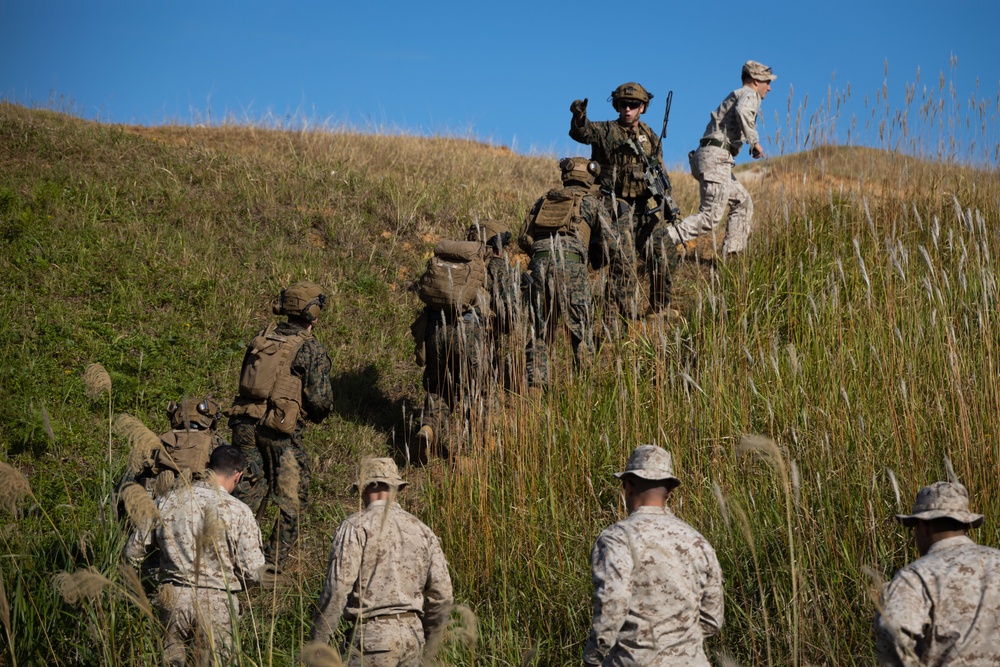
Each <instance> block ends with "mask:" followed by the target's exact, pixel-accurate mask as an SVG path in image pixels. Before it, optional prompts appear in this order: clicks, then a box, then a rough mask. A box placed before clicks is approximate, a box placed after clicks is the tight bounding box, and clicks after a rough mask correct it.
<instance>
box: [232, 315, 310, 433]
mask: <svg viewBox="0 0 1000 667" xmlns="http://www.w3.org/2000/svg"><path fill="white" fill-rule="evenodd" d="M277 326H278V325H277V324H271V325H270V326H268V327H267V328H266V329H264V330H263V331H261V332H260V333H259V334H257V336H256V337H255V338H254V339H253V341H252V342H251V343H250V346H249V347H248V348H247V353H246V356H244V357H243V369H242V370H241V371H240V392H239V396H238V397H237V400H236V405H234V406H233V409H232V411H231V414H232V415H234V416H235V415H244V414H245V415H249V416H251V417H253V418H255V419H259V420H260V422H259V423H260V424H262V425H264V426H267V427H268V428H272V429H274V430H276V431H279V432H281V433H287V434H291V433H294V432H295V428H296V426H297V424H298V418H299V412H300V411H301V407H302V380H301V379H300V378H298V377H296V376H295V375H292V362H294V361H295V356H296V355H297V354H298V353H299V350H300V349H302V346H303V345H304V344H305V342H306V341H307V340H309V339H310V338H312V334H311V333H309V332H307V331H299V332H296V333H293V334H289V335H284V334H279V333H278V332H277V331H276V329H277Z"/></svg>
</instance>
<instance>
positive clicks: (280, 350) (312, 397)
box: [229, 281, 333, 568]
mask: <svg viewBox="0 0 1000 667" xmlns="http://www.w3.org/2000/svg"><path fill="white" fill-rule="evenodd" d="M325 304H326V295H324V294H323V291H322V289H321V288H320V287H319V285H316V284H315V283H312V282H309V281H301V282H298V283H295V284H294V285H292V286H291V287H288V288H287V289H284V290H282V291H281V294H279V295H278V298H277V299H276V300H275V301H274V303H273V304H272V307H271V310H272V311H273V312H274V313H275V314H276V315H285V316H286V317H287V318H288V321H286V322H277V323H273V324H270V325H268V326H267V328H265V329H264V330H262V331H260V332H259V333H258V334H257V335H256V336H255V337H254V339H253V340H252V341H251V343H250V345H249V346H248V347H247V351H246V354H245V355H244V357H243V367H242V370H241V372H240V388H239V395H237V397H236V399H235V401H234V402H233V407H232V409H231V410H230V419H229V427H230V428H231V429H232V431H233V444H234V445H236V446H237V447H239V448H240V449H241V450H242V451H243V455H244V456H245V457H246V458H247V460H248V462H253V463H248V466H247V473H246V474H245V475H244V476H243V478H242V479H241V481H240V483H239V485H238V486H237V487H236V489H235V491H234V492H233V495H234V496H236V497H237V498H239V499H240V500H242V501H243V502H245V503H246V504H247V505H249V506H250V508H251V509H253V510H255V511H257V518H258V520H259V519H260V518H261V517H262V516H263V510H264V508H265V502H264V501H265V500H266V497H267V495H268V493H269V492H270V495H271V497H272V498H273V499H274V501H275V504H277V506H278V518H277V519H276V521H275V524H274V529H273V530H272V532H271V537H270V539H269V540H268V543H267V546H266V548H265V550H264V555H265V557H266V559H267V562H268V563H270V564H271V565H274V566H275V567H276V568H280V566H281V565H282V564H283V563H284V561H285V559H286V558H287V556H288V553H289V552H290V551H291V550H292V549H293V548H294V547H295V544H296V541H297V538H298V531H299V516H300V512H302V511H303V510H304V509H305V507H306V504H307V502H308V499H309V481H310V479H311V476H310V469H309V458H308V457H307V456H306V453H305V450H304V449H303V445H302V433H303V431H304V430H305V425H306V422H307V421H309V422H312V423H314V424H319V423H321V422H322V421H323V420H324V419H326V416H327V415H328V414H329V413H330V410H331V409H332V407H333V392H332V388H331V385H330V368H331V364H330V357H329V356H328V355H327V353H326V348H325V347H323V344H322V343H320V342H319V341H318V340H316V338H314V337H313V327H314V326H315V324H316V323H317V321H318V319H319V314H320V311H321V310H322V309H323V306H324V305H325ZM290 464H295V465H296V466H297V468H298V480H299V483H298V488H297V489H295V493H294V495H293V494H292V490H290V489H288V488H284V485H280V484H279V483H278V480H279V478H280V477H281V470H282V467H283V466H285V465H290ZM255 468H257V469H260V470H262V471H263V475H256V476H254V475H253V473H254V472H255Z"/></svg>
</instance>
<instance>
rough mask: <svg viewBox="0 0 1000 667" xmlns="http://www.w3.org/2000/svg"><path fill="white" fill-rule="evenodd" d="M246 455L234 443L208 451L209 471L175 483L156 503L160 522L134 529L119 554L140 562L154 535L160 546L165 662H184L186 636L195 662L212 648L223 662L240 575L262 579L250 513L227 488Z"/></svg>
mask: <svg viewBox="0 0 1000 667" xmlns="http://www.w3.org/2000/svg"><path fill="white" fill-rule="evenodd" d="M245 465H246V461H245V460H244V458H243V455H242V454H241V453H240V450H239V449H238V448H237V447H231V446H228V445H226V446H222V447H218V448H216V449H215V450H214V451H213V452H212V456H211V458H210V459H209V462H208V470H209V472H208V474H206V475H205V476H203V477H199V478H197V479H195V480H194V481H193V482H192V483H191V484H178V485H176V486H175V487H174V488H173V489H172V490H171V491H170V492H169V493H168V494H167V495H166V496H164V497H162V498H160V499H159V500H158V501H157V503H156V505H157V509H158V510H159V512H160V524H159V525H158V526H157V527H156V528H155V530H150V531H148V532H145V531H141V530H136V531H135V532H133V533H132V535H131V536H130V537H129V540H128V542H127V543H126V545H125V557H126V558H127V559H128V560H129V562H131V563H132V564H133V565H134V566H136V567H139V566H140V565H141V563H142V561H143V559H144V558H145V556H146V554H147V553H148V552H149V550H150V549H151V548H152V547H153V543H154V541H155V543H156V545H157V546H158V547H159V550H160V575H159V585H160V591H159V594H158V595H157V597H156V600H157V602H156V606H157V612H158V613H159V616H160V621H161V622H162V623H163V627H164V633H165V638H164V641H163V654H164V659H165V661H166V663H167V664H168V665H170V667H175V666H177V665H184V664H186V662H187V660H186V653H187V651H186V648H185V645H186V643H187V641H189V640H193V641H194V647H193V648H194V649H195V651H196V653H198V654H200V655H199V659H198V660H197V664H208V663H209V662H214V661H212V660H210V659H206V658H207V656H208V655H210V654H212V653H215V654H216V655H217V657H218V658H219V661H220V662H221V663H222V664H229V663H228V660H229V658H230V656H231V655H232V653H233V625H234V621H235V620H236V619H238V618H239V615H240V603H239V599H238V598H237V597H236V595H235V594H236V592H237V591H240V590H242V589H243V584H242V581H243V580H251V581H260V577H261V576H262V575H263V572H262V568H263V566H264V554H263V553H262V552H261V537H260V527H259V526H258V525H257V522H256V520H254V516H253V512H251V511H250V508H248V507H247V506H246V505H245V504H243V503H241V502H240V501H238V500H236V499H235V498H233V497H232V496H231V495H230V494H231V493H232V491H233V488H235V486H236V484H237V483H238V482H239V480H240V477H241V476H242V475H243V469H244V467H245Z"/></svg>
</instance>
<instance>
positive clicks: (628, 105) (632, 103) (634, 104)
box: [618, 100, 642, 109]
mask: <svg viewBox="0 0 1000 667" xmlns="http://www.w3.org/2000/svg"><path fill="white" fill-rule="evenodd" d="M618 106H620V107H623V108H625V109H638V108H639V107H641V106H642V102H640V101H639V100H622V101H621V102H619V103H618Z"/></svg>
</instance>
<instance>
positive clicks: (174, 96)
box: [0, 0, 1000, 165]
mask: <svg viewBox="0 0 1000 667" xmlns="http://www.w3.org/2000/svg"><path fill="white" fill-rule="evenodd" d="M709 8H710V9H709ZM998 24H1000V2H996V1H995V0H980V1H976V2H972V1H964V0H951V1H950V2H943V1H941V0H937V1H934V2H931V1H928V0H911V1H909V2H903V1H898V2H897V1H888V0H886V1H880V0H868V1H867V2H860V1H857V0H840V1H838V2H836V3H819V2H810V1H809V0H799V1H798V2H785V1H780V2H779V1H770V0H758V1H756V2H745V3H730V2H715V3H703V2H692V1H688V2H683V3H680V2H660V3H645V4H638V3H637V4H632V5H626V4H624V3H609V2H604V3H601V2H591V1H589V0H579V1H577V2H559V3H555V2H542V1H537V2H534V3H528V2H520V1H516V0H515V1H512V2H506V3H479V2H454V1H449V2H434V3H420V2H396V1H392V2H379V1H378V0H371V1H370V2H367V3H358V2H352V3H347V2H342V1H339V0H327V1H326V2H298V1H295V0H288V1H285V2H280V3H278V2H270V3H264V2H242V3H236V2H218V1H213V0H203V1H201V2H181V1H178V2H163V1H159V2H157V1H152V0H132V1H131V2H112V1H105V0H92V1H90V2H84V1H83V0H77V1H75V2H59V1H56V0H0V97H2V98H3V99H6V100H8V101H14V102H19V103H23V104H29V105H34V106H43V107H54V108H57V109H62V110H67V109H70V110H72V111H73V112H74V113H76V114H77V115H80V116H83V117H86V118H95V119H101V120H105V121H112V122H124V123H139V124H146V125H150V124H161V123H165V122H178V123H205V122H213V123H214V122H218V121H220V120H221V119H223V118H226V117H230V118H235V119H237V120H240V121H261V120H266V121H267V122H270V123H289V124H295V123H300V122H301V121H302V120H303V119H305V120H308V121H309V122H311V123H314V124H328V125H331V126H338V127H343V126H347V127H351V128H355V129H359V130H364V131H386V132H407V133H414V134H448V135H457V136H468V137H473V138H478V139H481V140H484V141H491V142H494V143H497V144H503V145H506V146H510V147H512V148H514V149H515V150H517V151H518V152H521V153H546V154H550V153H551V154H557V155H568V154H587V153H588V149H587V148H585V147H580V146H578V145H576V144H574V143H573V142H572V141H571V140H570V139H569V138H568V136H567V130H568V125H569V111H568V107H569V104H570V102H571V101H572V100H573V99H574V98H577V97H588V98H589V99H590V116H591V118H593V119H604V118H611V117H613V116H614V111H613V109H612V108H611V105H610V103H608V102H607V101H606V98H607V96H608V95H609V93H610V92H611V90H612V89H613V88H614V87H615V86H616V85H618V84H619V83H623V82H625V81H631V80H634V81H639V82H640V83H642V84H643V85H645V86H646V87H647V88H648V89H650V90H651V91H652V92H653V93H654V94H655V96H656V97H655V99H654V100H653V103H652V105H651V106H652V108H651V109H650V112H649V113H648V114H647V116H646V120H647V122H649V123H650V124H651V125H653V126H654V127H656V128H659V126H660V123H661V122H662V117H663V106H662V103H663V101H664V99H665V97H666V93H667V91H668V90H671V89H672V90H673V91H674V104H673V110H672V113H671V122H670V129H669V134H668V139H667V143H666V145H665V151H664V152H665V157H666V160H667V162H668V164H672V165H673V164H681V163H682V162H683V161H684V156H685V155H686V153H687V151H688V150H690V149H691V148H693V147H694V146H695V145H696V142H697V140H698V138H699V137H700V136H701V132H702V130H703V129H704V126H705V123H706V122H707V120H708V113H709V111H711V109H712V108H714V107H715V106H716V105H717V104H718V103H719V102H720V101H721V100H722V98H723V97H724V96H725V95H726V94H727V93H728V92H729V91H730V90H732V89H733V88H736V87H738V86H739V71H740V66H741V64H742V63H743V61H744V60H747V59H750V58H752V59H755V60H759V61H761V62H764V63H766V64H767V65H769V66H771V67H772V68H773V69H774V71H775V73H776V74H778V77H779V78H778V80H777V81H776V82H775V83H774V86H773V90H772V92H771V94H770V95H769V96H768V98H767V99H766V100H765V102H764V112H763V128H764V135H765V139H766V140H765V142H764V145H765V149H768V150H769V151H770V152H780V151H782V150H783V151H790V150H793V149H794V148H795V146H796V144H798V143H801V142H796V141H794V140H792V141H788V140H786V141H784V142H779V141H775V133H776V132H779V128H780V134H779V136H785V137H788V136H789V134H790V132H791V127H790V125H791V124H790V123H789V122H788V117H789V115H791V116H792V123H794V115H795V112H796V110H797V109H798V108H799V107H800V106H801V105H802V103H803V101H804V100H805V98H806V95H808V100H809V101H808V104H807V105H806V107H805V116H806V117H808V115H809V114H811V113H812V112H814V111H815V110H816V109H817V108H818V106H819V105H820V103H821V102H825V100H826V99H827V95H828V91H831V90H832V91H840V92H841V93H844V92H846V90H847V86H848V84H849V85H850V90H851V96H850V100H849V102H847V103H845V105H843V108H842V110H841V117H840V118H839V119H838V120H837V121H836V122H835V123H831V122H830V121H825V122H824V124H823V125H822V127H827V128H828V127H835V128H836V130H837V132H838V136H840V137H841V139H842V140H843V139H845V138H846V133H847V128H848V126H849V125H850V121H849V119H850V116H851V114H854V115H855V116H856V117H857V118H858V119H859V120H858V121H857V125H856V127H855V131H854V132H853V137H854V138H855V140H858V141H861V142H867V143H877V140H876V139H875V138H874V137H875V135H876V132H875V130H874V129H869V130H865V129H864V120H865V119H866V118H868V117H870V110H871V106H873V105H874V103H875V100H876V97H877V96H878V97H879V98H880V97H881V95H880V94H879V93H878V91H879V90H880V89H881V88H882V86H883V85H885V89H886V90H887V92H888V94H889V100H890V102H891V105H892V107H893V108H896V107H899V106H902V105H903V98H904V96H905V91H906V85H907V84H908V83H913V82H915V81H916V77H917V70H918V68H920V83H919V84H918V91H921V92H922V89H923V86H925V85H926V86H928V88H929V89H930V90H932V91H933V93H935V94H936V93H937V88H938V83H939V75H940V73H941V72H944V75H945V77H946V86H945V93H948V92H949V90H950V86H952V85H954V88H955V90H956V93H957V98H958V99H959V100H961V101H962V103H963V104H964V102H965V101H966V100H967V99H968V98H969V96H970V95H972V94H973V93H975V94H976V96H977V98H985V99H986V100H989V104H990V105H991V107H990V108H991V109H992V110H993V111H995V109H996V106H997V96H998V92H1000V48H998V47H997V46H996V43H997V42H996V36H995V32H996V26H997V25H998ZM956 60H957V65H955V66H952V64H953V63H954V62H955V61H956ZM886 62H888V75H887V74H886V72H885V63H886ZM977 80H978V92H977V88H976V82H977ZM921 92H918V94H917V99H918V100H919V99H920V95H921ZM790 94H791V107H792V110H791V114H789V112H788V107H789V97H790ZM866 95H867V96H868V102H869V107H868V108H867V110H866V108H865V106H864V99H865V96H866ZM776 113H777V114H778V116H779V118H778V119H777V120H776V119H775V114H776ZM951 113H952V116H953V117H955V114H962V113H964V112H961V111H960V110H953V111H952V112H951ZM885 116H886V114H885V113H884V112H883V111H882V110H881V109H880V110H879V111H878V113H877V114H876V115H875V118H876V122H877V120H878V119H879V118H881V117H885ZM911 118H912V116H911ZM993 118H994V120H995V114H994V116H993ZM989 125H990V126H989V127H988V128H987V130H986V135H987V136H986V137H985V138H984V139H980V140H979V141H978V144H979V150H980V151H981V150H982V145H983V144H984V143H987V144H988V143H990V141H992V142H993V143H994V144H995V143H996V142H997V139H996V137H997V134H996V133H997V130H996V128H997V126H998V123H996V122H993V123H990V124H989ZM966 132H968V131H966ZM930 133H931V132H930V130H927V131H926V134H927V135H928V136H929V135H930ZM803 134H804V133H803ZM768 139H769V140H770V144H769V143H768ZM963 150H964V149H963ZM743 159H746V158H745V157H744V158H743Z"/></svg>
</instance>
